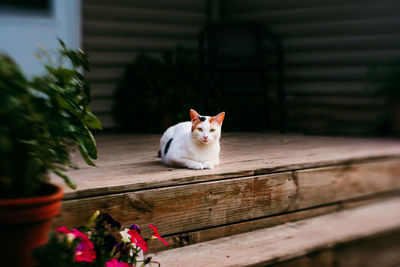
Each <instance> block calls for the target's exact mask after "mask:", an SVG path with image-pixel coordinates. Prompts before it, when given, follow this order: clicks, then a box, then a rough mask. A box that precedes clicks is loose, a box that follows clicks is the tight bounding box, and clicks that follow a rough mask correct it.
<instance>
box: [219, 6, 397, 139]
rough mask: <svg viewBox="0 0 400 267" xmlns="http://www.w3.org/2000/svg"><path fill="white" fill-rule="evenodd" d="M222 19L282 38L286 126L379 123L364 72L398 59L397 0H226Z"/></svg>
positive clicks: (379, 106) (346, 128)
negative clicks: (249, 24) (255, 26)
mask: <svg viewBox="0 0 400 267" xmlns="http://www.w3.org/2000/svg"><path fill="white" fill-rule="evenodd" d="M223 20H225V21H243V22H248V21H257V22H261V23H263V24H265V25H269V26H270V27H271V28H272V29H273V30H275V31H276V32H277V33H278V34H280V35H281V36H282V37H283V38H284V51H285V72H286V74H285V77H286V92H287V114H288V121H287V125H288V128H289V130H290V129H292V130H301V131H303V132H310V133H326V132H329V133H347V134H349V133H350V134H351V133H355V134H359V133H371V132H374V131H375V130H376V128H377V127H379V123H380V120H381V118H382V117H383V116H384V114H385V101H384V99H383V97H380V96H378V94H377V90H376V86H374V85H373V84H372V83H370V82H369V81H368V73H369V71H370V70H371V67H372V66H373V65H374V64H376V63H377V62H382V61H387V60H393V59H395V58H397V59H398V58H400V2H399V1H388V0H326V1H318V0H286V1H280V0H269V1H264V0H226V1H223ZM269 78H270V79H269V87H270V89H271V90H270V97H271V98H274V97H275V92H276V90H275V89H276V85H275V78H274V75H270V76H269ZM272 108H274V107H272ZM275 121H276V120H275Z"/></svg>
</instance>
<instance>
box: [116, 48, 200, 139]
mask: <svg viewBox="0 0 400 267" xmlns="http://www.w3.org/2000/svg"><path fill="white" fill-rule="evenodd" d="M199 86H200V80H199V71H198V63H197V61H196V60H194V59H192V58H191V55H190V53H189V52H188V51H186V50H185V49H184V48H182V47H181V46H177V47H176V49H175V50H174V51H168V52H165V53H164V54H163V55H162V57H161V58H156V57H150V56H148V55H146V54H141V55H139V56H138V57H137V58H136V59H135V61H134V62H133V63H132V64H129V65H127V66H126V70H125V75H124V79H123V80H122V82H121V83H120V85H119V86H118V88H117V90H116V91H115V94H114V105H113V115H114V118H115V120H116V121H117V122H118V124H119V125H120V127H121V128H122V129H124V130H127V131H133V132H162V131H164V130H165V129H166V128H167V127H168V126H171V125H172V124H175V123H177V122H180V121H185V120H188V118H189V110H190V108H198V104H199V101H198V95H197V92H198V89H199Z"/></svg>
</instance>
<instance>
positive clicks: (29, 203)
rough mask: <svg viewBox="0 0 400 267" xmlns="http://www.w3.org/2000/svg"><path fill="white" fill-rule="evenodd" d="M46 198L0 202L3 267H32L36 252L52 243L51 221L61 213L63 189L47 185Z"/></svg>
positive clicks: (44, 196) (45, 186) (0, 260)
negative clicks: (38, 248) (50, 234)
mask: <svg viewBox="0 0 400 267" xmlns="http://www.w3.org/2000/svg"><path fill="white" fill-rule="evenodd" d="M43 186H44V190H43V192H46V193H45V194H44V195H43V196H39V197H32V198H22V199H0V263H1V266H23V267H26V266H32V265H33V261H32V257H31V253H32V251H33V249H34V248H36V247H38V246H40V245H43V244H45V243H46V242H47V240H48V232H49V231H50V227H51V219H52V218H53V217H55V216H57V215H58V214H59V213H60V210H61V204H62V198H63V197H64V192H63V190H62V189H61V187H59V186H57V185H53V184H44V185H43Z"/></svg>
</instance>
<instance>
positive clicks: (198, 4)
mask: <svg viewBox="0 0 400 267" xmlns="http://www.w3.org/2000/svg"><path fill="white" fill-rule="evenodd" d="M84 4H90V5H97V6H101V5H103V6H121V7H134V8H154V7H156V8H157V9H167V10H182V11H192V12H200V11H202V10H205V8H206V3H205V1H203V0H170V1H163V0H145V1H140V0H139V1H132V0H113V1H112V2H110V1H109V0H85V1H84Z"/></svg>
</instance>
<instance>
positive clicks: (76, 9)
mask: <svg viewBox="0 0 400 267" xmlns="http://www.w3.org/2000/svg"><path fill="white" fill-rule="evenodd" d="M80 9H81V3H80V0H68V1H66V0H52V1H51V12H50V14H43V15H42V14H34V13H21V12H17V11H12V10H6V9H0V53H5V54H7V55H9V56H11V57H12V58H13V59H14V60H15V61H16V62H17V63H18V64H19V65H20V67H21V68H22V69H23V71H24V72H25V73H26V74H38V73H40V72H42V70H43V69H42V67H41V64H40V62H39V60H38V59H37V58H36V57H35V56H34V53H35V52H37V51H38V47H39V44H41V45H44V46H45V47H46V48H48V49H57V48H58V47H59V45H58V41H57V38H61V39H62V40H63V41H64V42H65V43H66V44H67V46H68V47H70V48H80V46H81V10H80Z"/></svg>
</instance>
